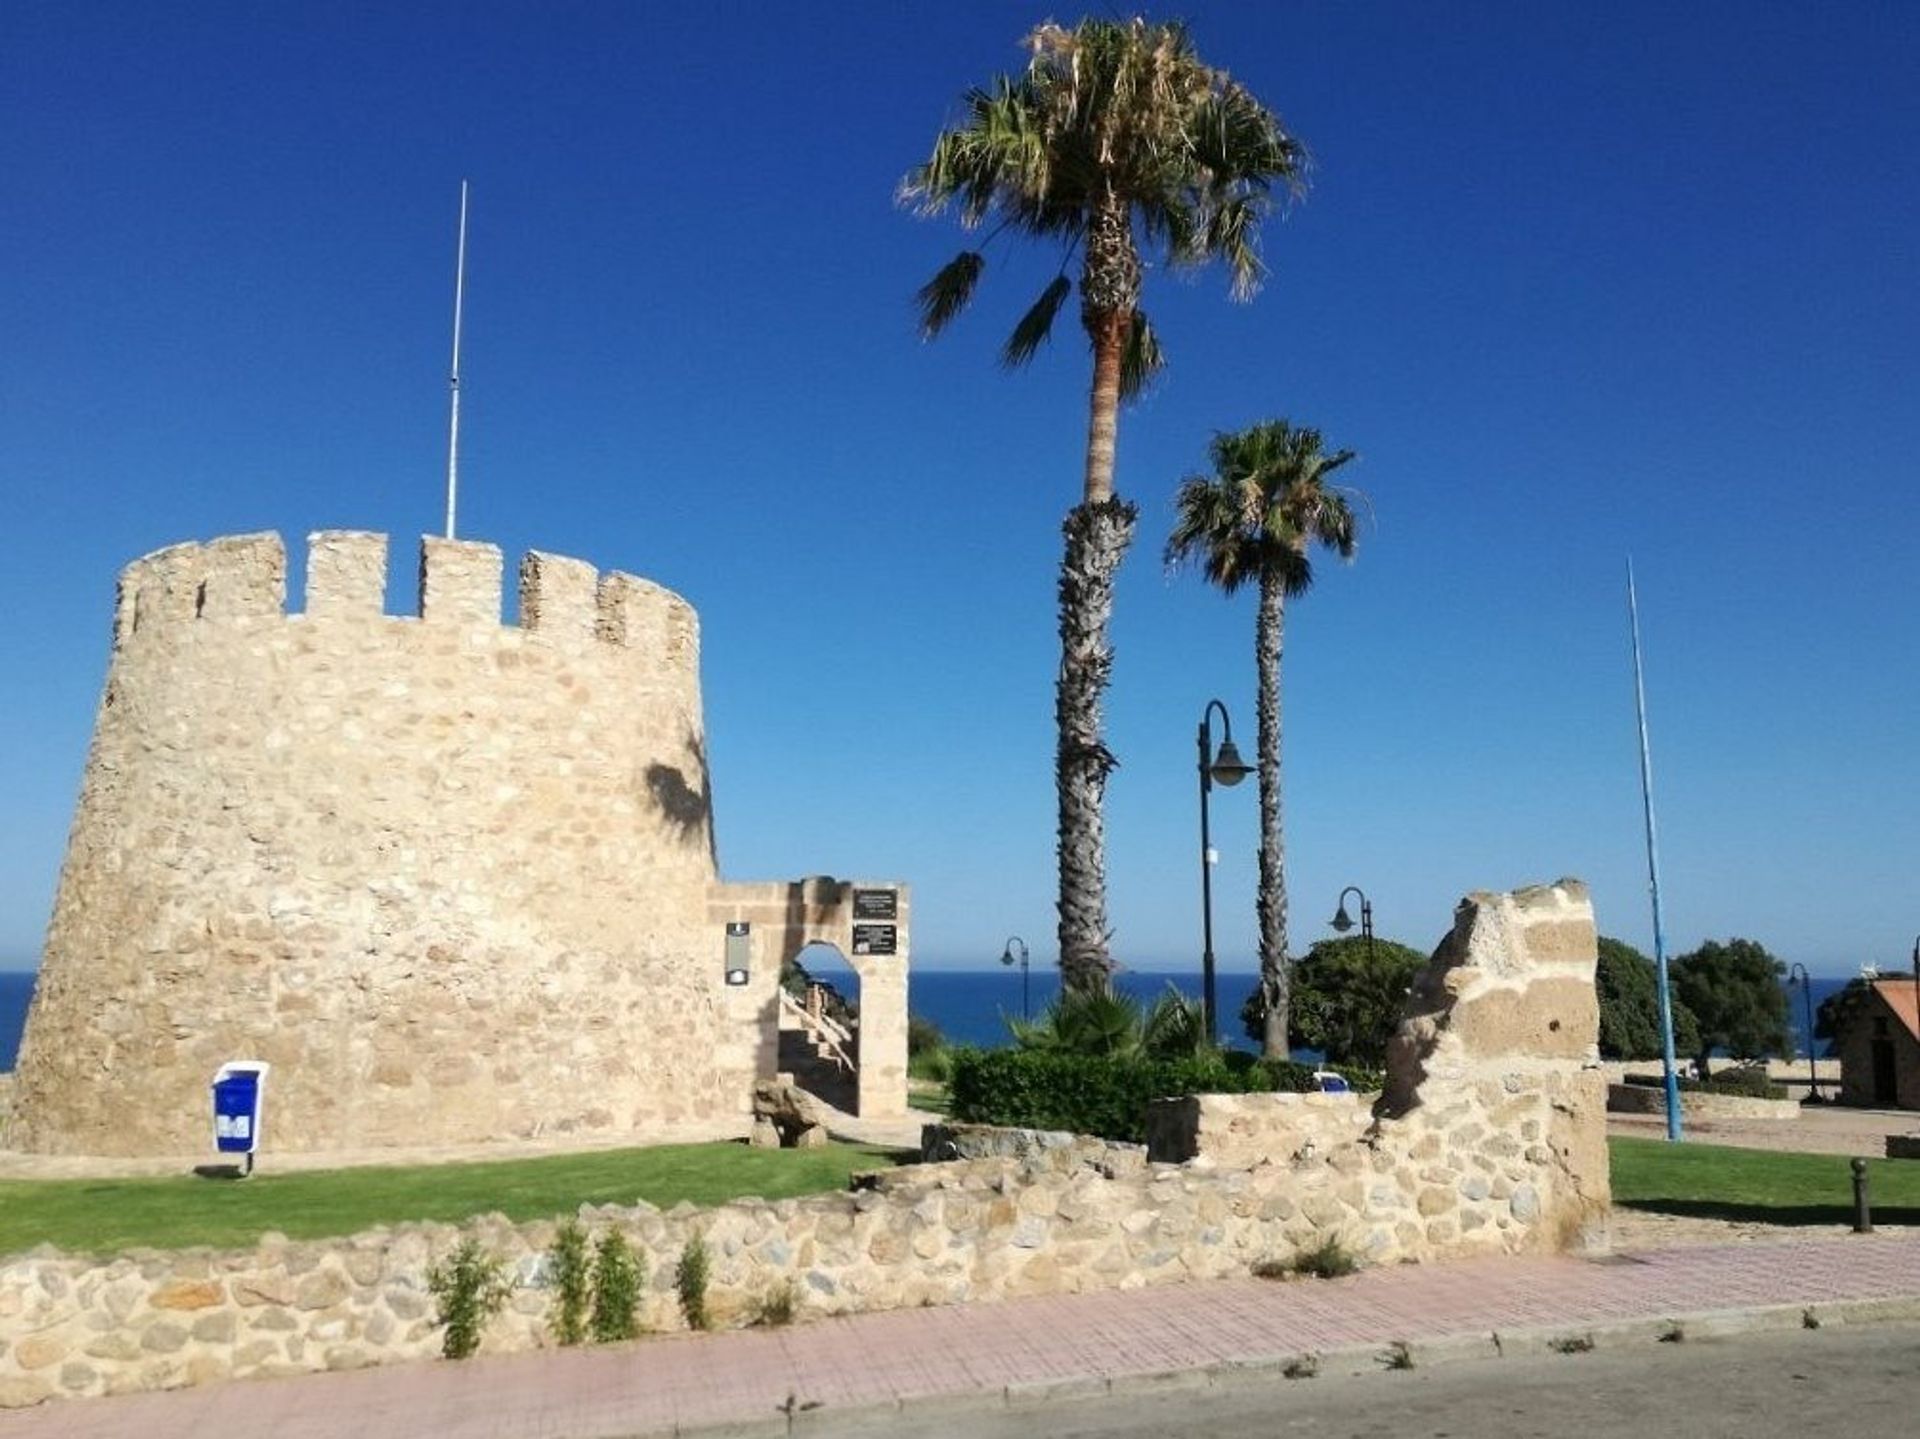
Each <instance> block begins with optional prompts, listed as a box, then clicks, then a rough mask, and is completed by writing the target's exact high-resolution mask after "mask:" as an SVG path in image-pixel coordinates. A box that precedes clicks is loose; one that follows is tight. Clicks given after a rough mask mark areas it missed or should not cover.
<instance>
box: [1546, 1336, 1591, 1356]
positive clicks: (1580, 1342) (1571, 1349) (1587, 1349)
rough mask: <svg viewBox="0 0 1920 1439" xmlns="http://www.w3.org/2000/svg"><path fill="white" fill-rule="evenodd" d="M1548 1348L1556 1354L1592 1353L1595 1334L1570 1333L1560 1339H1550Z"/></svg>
mask: <svg viewBox="0 0 1920 1439" xmlns="http://www.w3.org/2000/svg"><path fill="white" fill-rule="evenodd" d="M1547 1348H1549V1349H1551V1350H1552V1351H1553V1352H1554V1353H1555V1354H1591V1353H1592V1352H1593V1336H1592V1335H1591V1334H1569V1335H1566V1336H1565V1337H1564V1338H1560V1339H1549V1340H1548V1341H1547Z"/></svg>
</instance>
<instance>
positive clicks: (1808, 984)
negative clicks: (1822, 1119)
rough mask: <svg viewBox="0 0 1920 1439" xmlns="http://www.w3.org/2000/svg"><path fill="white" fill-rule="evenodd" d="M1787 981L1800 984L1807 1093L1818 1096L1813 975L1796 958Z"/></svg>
mask: <svg viewBox="0 0 1920 1439" xmlns="http://www.w3.org/2000/svg"><path fill="white" fill-rule="evenodd" d="M1787 983H1788V984H1797V985H1799V986H1800V998H1801V999H1802V1000H1803V1001H1804V1004H1805V1013H1806V1016H1807V1093H1808V1094H1809V1095H1811V1096H1812V1097H1813V1098H1815V1099H1818V1098H1819V1097H1820V1071H1819V1070H1818V1069H1817V1068H1816V1067H1815V1065H1814V1062H1813V976H1812V975H1810V974H1808V973H1807V967H1806V966H1805V965H1804V964H1801V963H1800V962H1799V961H1798V960H1795V961H1794V963H1793V964H1792V965H1791V966H1789V967H1788V969H1787Z"/></svg>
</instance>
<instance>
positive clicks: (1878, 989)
mask: <svg viewBox="0 0 1920 1439" xmlns="http://www.w3.org/2000/svg"><path fill="white" fill-rule="evenodd" d="M1917 989H1920V985H1916V984H1915V983H1914V982H1913V981H1912V980H1911V979H1876V980H1875V981H1874V982H1873V992H1874V993H1875V994H1877V995H1879V996H1880V998H1881V999H1882V1000H1883V1001H1884V1002H1885V1003H1886V1006H1887V1008H1888V1009H1891V1010H1892V1011H1893V1013H1894V1017H1895V1018H1897V1019H1898V1020H1899V1021H1900V1022H1901V1023H1902V1024H1904V1025H1905V1026H1906V1027H1907V1033H1908V1034H1911V1035H1912V1036H1913V1037H1914V1038H1915V1039H1920V997H1917V996H1916V994H1915V991H1916V990H1917Z"/></svg>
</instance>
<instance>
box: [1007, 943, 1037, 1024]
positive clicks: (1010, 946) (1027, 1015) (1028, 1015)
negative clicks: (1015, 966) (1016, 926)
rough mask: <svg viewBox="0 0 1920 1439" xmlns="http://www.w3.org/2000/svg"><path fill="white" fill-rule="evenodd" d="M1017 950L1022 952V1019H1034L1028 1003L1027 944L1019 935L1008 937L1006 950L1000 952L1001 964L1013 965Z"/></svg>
mask: <svg viewBox="0 0 1920 1439" xmlns="http://www.w3.org/2000/svg"><path fill="white" fill-rule="evenodd" d="M1016 949H1017V950H1019V951H1020V1017H1021V1018H1022V1019H1032V1018H1033V1009H1032V1007H1031V1006H1030V1005H1029V1004H1028V1002H1027V942H1026V941H1025V940H1024V939H1022V938H1020V936H1019V935H1017V934H1015V935H1010V936H1008V938H1007V944H1006V948H1005V949H1002V950H1001V951H1000V962H1001V963H1002V964H1012V963H1013V959H1014V953H1013V952H1014V951H1015V950H1016Z"/></svg>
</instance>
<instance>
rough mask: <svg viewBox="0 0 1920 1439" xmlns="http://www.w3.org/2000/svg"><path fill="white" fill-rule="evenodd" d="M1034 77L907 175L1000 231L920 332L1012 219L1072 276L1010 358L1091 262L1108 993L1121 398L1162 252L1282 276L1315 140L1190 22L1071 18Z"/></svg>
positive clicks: (1083, 828)
mask: <svg viewBox="0 0 1920 1439" xmlns="http://www.w3.org/2000/svg"><path fill="white" fill-rule="evenodd" d="M1026 48H1027V50H1028V51H1029V52H1030V55H1031V58H1030V60H1029V62H1028V64H1027V68H1026V70H1025V71H1024V72H1022V73H1021V74H1019V75H1017V76H1001V77H1000V78H998V79H997V80H995V81H994V82H993V84H992V85H991V86H989V87H988V88H986V89H976V90H973V91H971V92H969V94H968V95H967V97H966V102H965V104H966V113H965V117H964V119H963V120H962V121H961V122H960V123H959V124H957V125H955V126H953V127H952V128H950V129H947V130H943V131H942V132H941V133H940V135H939V137H938V138H937V139H936V140H935V141H934V146H933V154H932V155H931V157H930V158H929V159H928V160H927V161H926V163H925V164H922V165H919V166H916V167H915V168H914V169H913V170H912V171H910V172H909V173H908V175H907V176H906V178H905V179H904V180H903V181H902V182H901V186H900V196H901V199H902V200H903V202H907V203H911V204H913V205H915V206H916V207H917V208H918V209H919V210H920V211H921V212H922V213H923V214H938V213H940V212H942V211H944V210H946V209H948V208H949V207H955V206H957V207H958V210H959V216H960V221H961V224H962V225H963V226H965V227H966V228H968V229H973V228H975V227H977V226H979V225H980V224H981V223H982V222H983V221H985V220H987V219H989V218H992V219H994V220H996V221H997V224H996V226H995V228H994V230H993V232H992V233H991V234H989V235H988V237H987V240H986V241H985V242H983V243H982V248H981V249H970V250H964V251H962V252H961V253H960V254H959V255H958V256H957V257H956V258H955V259H953V260H952V261H951V262H949V263H948V264H947V265H946V266H945V267H944V268H943V269H942V270H941V271H940V272H939V273H938V274H937V275H935V276H934V277H933V279H932V280H931V281H929V282H928V283H927V284H926V286H925V287H924V288H922V289H921V291H920V292H919V296H918V305H919V311H920V329H921V333H922V334H923V335H924V336H927V337H931V336H933V335H936V334H938V333H939V332H940V331H941V330H943V329H944V328H945V327H946V326H947V324H948V323H949V322H950V321H951V320H952V319H953V318H954V317H955V316H956V315H958V314H959V313H960V311H961V310H963V309H965V308H966V305H967V303H968V301H969V300H970V299H971V298H972V296H973V292H974V289H975V287H976V286H977V284H978V282H979V279H980V275H981V272H982V270H983V269H984V268H985V265H986V259H985V256H984V254H983V253H982V250H983V249H984V248H985V245H986V244H987V243H991V241H992V239H993V238H994V237H995V236H997V235H998V234H1000V233H1001V232H1002V231H1004V230H1007V229H1009V228H1011V229H1012V230H1013V232H1014V233H1015V234H1021V235H1027V236H1029V237H1031V238H1034V239H1037V240H1042V241H1049V242H1052V243H1055V244H1058V245H1059V246H1060V269H1059V272H1058V273H1057V274H1056V275H1055V276H1054V277H1053V279H1052V280H1051V281H1050V282H1049V283H1048V284H1047V286H1046V287H1045V288H1044V289H1043V290H1042V291H1041V292H1040V297H1039V299H1037V300H1036V301H1035V302H1034V304H1033V305H1032V307H1031V308H1030V309H1028V310H1027V312H1026V314H1025V315H1023V316H1022V317H1021V319H1020V322H1019V323H1018V324H1017V325H1015V326H1014V328H1013V333H1012V334H1011V335H1010V336H1009V337H1008V339H1007V342H1006V345H1005V347H1004V348H1003V349H1002V351H1001V358H1002V360H1003V362H1004V363H1005V364H1006V365H1008V366H1009V367H1017V366H1020V365H1024V364H1026V363H1027V362H1028V361H1029V360H1031V359H1032V358H1033V356H1034V355H1035V354H1036V353H1037V352H1038V351H1039V349H1040V347H1041V346H1042V345H1043V344H1044V343H1045V342H1046V340H1047V338H1048V336H1049V335H1050V334H1051V332H1052V329H1053V322H1054V320H1055V318H1056V317H1057V316H1058V315H1059V313H1060V309H1061V307H1062V306H1063V305H1064V304H1065V303H1066V300H1067V297H1068V295H1069V294H1070V293H1071V292H1072V289H1073V285H1072V282H1071V281H1070V280H1069V279H1068V278H1067V271H1068V267H1069V266H1070V265H1071V264H1072V263H1073V259H1074V255H1075V252H1076V251H1078V252H1079V256H1080V277H1079V278H1080V323H1081V326H1082V328H1083V329H1084V330H1085V331H1086V334H1087V339H1088V341H1089V342H1090V344H1091V346H1092V349H1093V389H1092V394H1091V398H1090V402H1089V406H1088V412H1089V413H1088V422H1087V447H1086V466H1085V473H1084V477H1083V482H1082V488H1081V501H1080V504H1079V505H1077V506H1076V507H1075V508H1074V509H1073V510H1071V511H1070V512H1069V513H1068V515H1067V518H1066V522H1065V525H1064V530H1065V538H1066V552H1065V556H1064V558H1063V559H1062V562H1061V568H1060V589H1059V597H1060V674H1059V680H1058V687H1057V690H1056V697H1055V704H1054V718H1055V723H1056V725H1057V726H1058V730H1059V739H1058V749H1057V752H1056V756H1055V774H1056V782H1057V786H1058V790H1059V801H1060V807H1059V867H1060V899H1059V908H1060V929H1059V936H1060V968H1061V971H1062V979H1063V980H1064V982H1065V983H1066V985H1067V986H1068V987H1070V988H1075V989H1092V988H1099V987H1102V986H1104V985H1105V984H1106V982H1107V978H1108V975H1109V974H1110V973H1111V970H1112V962H1111V960H1110V958H1109V956H1108V941H1109V938H1110V932H1109V929H1108V924H1107V896H1106V854H1105V851H1106V844H1105V831H1104V821H1103V817H1102V805H1103V803H1104V801H1105V796H1106V786H1107V776H1108V775H1109V774H1110V773H1112V771H1113V769H1114V767H1115V765H1116V763H1117V761H1116V760H1115V759H1114V756H1113V754H1112V752H1111V751H1110V750H1108V748H1107V747H1106V744H1105V743H1104V742H1103V741H1102V739H1101V719H1100V703H1101V697H1102V695H1103V694H1104V693H1105V691H1106V687H1107V682H1108V678H1109V675H1110V673H1111V671H1112V667H1113V653H1112V649H1111V647H1110V645H1109V643H1108V627H1109V621H1110V618H1111V615H1112V610H1113V583H1114V574H1115V572H1116V571H1117V569H1118V568H1119V565H1120V561H1121V558H1122V557H1123V556H1124V555H1125V553H1126V549H1127V545H1128V543H1129V542H1130V541H1131V540H1132V538H1133V528H1134V522H1135V519H1136V516H1137V511H1136V510H1135V509H1134V507H1133V506H1132V505H1131V504H1128V503H1127V502H1125V501H1124V500H1121V499H1119V498H1118V497H1117V496H1116V495H1115V494H1114V488H1113V456H1114V434H1115V428H1116V418H1117V414H1118V410H1119V405H1120V402H1121V401H1122V400H1123V399H1127V398H1130V397H1132V396H1133V395H1134V394H1136V393H1138V391H1139V390H1140V388H1141V387H1142V386H1143V385H1145V384H1146V382H1147V381H1148V380H1149V379H1150V378H1151V376H1152V375H1153V373H1154V372H1155V371H1156V370H1158V369H1159V368H1160V365H1161V354H1160V346H1159V342H1158V341H1157V340H1156V339H1155V337H1154V333H1153V329H1152V326H1151V325H1149V324H1148V322H1147V317H1146V316H1145V315H1144V314H1143V313H1142V312H1141V310H1140V283H1141V266H1142V261H1141V254H1142V250H1143V248H1145V249H1146V250H1147V251H1148V252H1149V254H1151V255H1155V256H1158V257H1159V258H1160V259H1161V260H1162V262H1163V263H1164V264H1166V265H1167V266H1169V267H1187V266H1198V265H1202V264H1205V263H1207V262H1208V261H1211V260H1220V261H1223V262H1224V263H1225V265H1226V267H1227V270H1228V274H1229V276H1230V278H1231V286H1232V293H1233V295H1234V297H1235V298H1236V299H1241V298H1246V297H1248V296H1250V295H1251V294H1252V293H1253V291H1254V290H1255V289H1256V288H1257V287H1258V285H1259V282H1260V279H1261V277H1262V275H1263V274H1264V267H1263V266H1262V265H1261V262H1260V256H1259V251H1258V248H1257V239H1258V231H1259V227H1260V222H1261V221H1262V220H1263V219H1264V218H1265V217H1266V215H1267V214H1268V212H1269V211H1270V210H1271V208H1272V206H1273V202H1274V190H1275V186H1276V185H1278V186H1280V187H1281V188H1282V190H1283V191H1284V190H1289V189H1298V188H1299V186H1300V184H1301V178H1302V171H1303V169H1304V167H1305V163H1306V157H1305V153H1304V151H1303V150H1302V148H1301V146H1300V144H1299V142H1298V141H1296V140H1295V139H1294V138H1293V137H1292V136H1291V135H1289V134H1288V133H1287V132H1286V131H1285V129H1283V128H1282V126H1281V123H1280V121H1279V120H1278V118H1276V117H1275V116H1274V115H1273V114H1271V113H1270V112H1269V111H1268V110H1266V109H1265V108H1264V107H1263V106H1262V105H1261V104H1260V103H1259V102H1258V101H1257V100H1255V99H1254V97H1253V96H1252V95H1251V94H1249V93H1248V92H1247V91H1246V90H1245V89H1243V88H1242V87H1241V86H1239V85H1238V84H1236V83H1234V81H1233V80H1232V79H1230V78H1229V77H1228V76H1227V75H1226V73H1225V72H1224V71H1220V70H1216V69H1213V68H1212V67H1210V66H1208V65H1206V64H1204V63H1203V62H1202V61H1201V60H1200V58H1199V56H1198V55H1197V54H1195V53H1194V49H1193V44H1192V42H1191V40H1189V38H1188V36H1187V31H1186V28H1185V27H1184V26H1182V25H1179V24H1163V25H1149V24H1148V23H1147V22H1146V21H1144V20H1140V19H1134V20H1128V21H1110V20H1083V21H1081V22H1080V23H1079V24H1078V25H1076V26H1074V27H1073V28H1072V29H1067V28H1065V27H1063V26H1060V25H1055V24H1052V23H1049V24H1045V25H1042V26H1040V27H1039V28H1038V29H1036V30H1035V31H1033V33H1032V34H1031V35H1029V36H1028V37H1027V40H1026Z"/></svg>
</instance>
